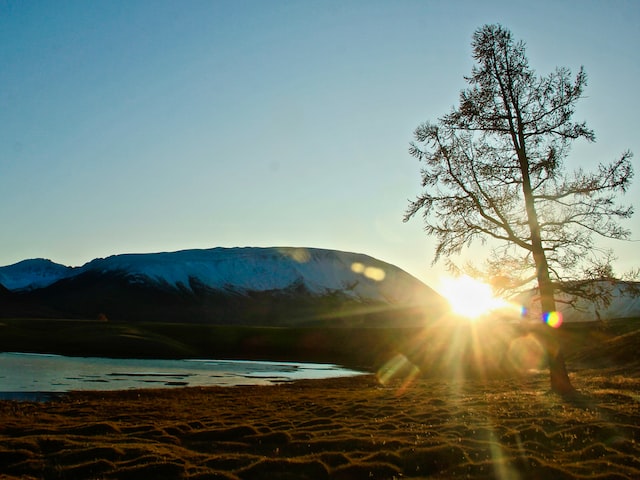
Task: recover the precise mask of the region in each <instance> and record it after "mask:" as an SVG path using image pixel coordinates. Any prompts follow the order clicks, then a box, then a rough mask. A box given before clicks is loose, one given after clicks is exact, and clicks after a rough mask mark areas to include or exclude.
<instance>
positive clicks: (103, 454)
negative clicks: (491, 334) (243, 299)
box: [0, 370, 640, 480]
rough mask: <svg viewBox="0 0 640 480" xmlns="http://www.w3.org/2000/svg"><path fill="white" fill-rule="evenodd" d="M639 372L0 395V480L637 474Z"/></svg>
mask: <svg viewBox="0 0 640 480" xmlns="http://www.w3.org/2000/svg"><path fill="white" fill-rule="evenodd" d="M638 373H639V372H638V371H631V372H626V373H623V372H620V371H617V370H616V371H614V370H582V371H579V372H577V373H574V374H572V377H573V378H572V380H573V382H574V384H575V386H576V387H577V388H579V389H580V390H581V391H583V392H588V395H587V394H585V396H584V398H582V399H580V400H578V401H574V402H566V401H564V400H562V399H561V398H559V397H557V396H555V395H553V394H550V393H547V391H546V390H547V383H548V379H547V376H546V375H543V374H535V375H532V376H529V377H526V378H521V379H520V380H518V381H516V380H513V379H511V380H493V381H483V382H478V381H475V382H474V381H465V382H449V381H446V380H443V379H420V380H414V381H413V382H411V383H409V384H407V383H405V382H403V381H402V380H394V381H391V382H390V383H388V384H387V385H382V384H380V383H379V381H378V380H377V379H376V377H374V376H365V377H356V378H348V379H335V380H320V381H304V382H298V383H295V384H288V385H280V386H271V387H235V388H228V387H227V388H187V389H174V390H160V391H158V390H145V391H130V392H113V393H100V392H95V393H82V394H80V393H77V394H71V395H69V396H67V397H65V398H63V399H61V400H60V401H55V402H51V403H39V404H38V403H29V402H0V472H2V474H3V475H0V478H61V479H67V478H68V479H71V478H78V479H80V478H118V479H124V478H155V479H161V478H191V479H196V478H197V479H205V478H207V479H208V478H219V479H261V478H265V479H267V478H269V479H304V478H309V479H322V478H331V479H369V478H384V479H391V478H453V477H461V478H465V477H468V478H500V479H537V478H541V479H545V480H547V479H552V478H553V479H562V478H592V479H596V478H620V479H634V478H640V425H639V423H640V414H639V411H640V409H639V407H640V403H639V401H640V375H638Z"/></svg>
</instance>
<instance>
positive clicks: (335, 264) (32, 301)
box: [0, 247, 448, 325]
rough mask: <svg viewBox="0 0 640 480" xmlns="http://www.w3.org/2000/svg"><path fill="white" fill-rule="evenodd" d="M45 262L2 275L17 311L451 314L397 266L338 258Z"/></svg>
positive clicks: (233, 253)
mask: <svg viewBox="0 0 640 480" xmlns="http://www.w3.org/2000/svg"><path fill="white" fill-rule="evenodd" d="M46 262H48V261H43V260H33V261H26V262H21V263H20V264H16V265H13V266H10V267H2V268H0V274H2V279H3V280H4V281H0V283H2V284H3V285H4V286H5V287H7V289H9V290H11V293H12V296H13V299H14V302H13V303H14V304H15V303H16V302H15V299H18V300H19V302H18V303H20V304H22V305H29V306H30V307H31V308H30V309H31V310H34V309H35V310H42V311H53V312H56V313H55V316H71V317H77V316H84V317H89V318H95V317H96V316H98V315H104V316H106V317H108V318H112V319H122V320H133V321H135V320H161V321H197V322H208V323H219V324H261V325H283V324H298V325H299V324H305V323H309V324H313V323H318V322H327V321H332V322H338V323H340V322H343V323H349V324H352V323H353V322H371V323H375V324H378V323H394V322H399V323H407V322H409V318H411V321H413V322H417V321H419V320H418V317H419V316H421V315H424V314H425V312H427V314H429V315H440V314H441V313H443V312H444V311H445V310H446V309H447V308H448V306H447V304H446V301H444V299H443V298H442V297H440V295H438V294H437V293H436V292H435V291H433V290H432V289H431V288H429V287H427V286H426V285H424V284H423V283H422V282H420V281H419V280H417V279H416V278H414V277H412V276H411V275H409V274H408V273H406V272H404V271H403V270H401V269H399V268H398V267H395V266H393V265H391V264H388V263H385V262H382V261H380V260H377V259H374V258H372V257H369V256H367V255H362V254H357V253H348V252H341V251H335V250H323V249H307V248H286V247H285V248H214V249H208V250H183V251H179V252H171V253H168V252H167V253H155V254H126V255H115V256H112V257H108V258H104V259H96V260H93V261H91V262H89V263H87V264H85V265H84V266H82V267H79V268H73V269H71V268H69V267H64V266H60V265H56V264H53V263H52V262H48V263H46ZM27 267H28V268H27ZM35 307H37V308H35ZM392 317H394V318H395V320H394V318H392ZM400 317H402V319H400Z"/></svg>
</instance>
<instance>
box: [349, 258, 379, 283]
mask: <svg viewBox="0 0 640 480" xmlns="http://www.w3.org/2000/svg"><path fill="white" fill-rule="evenodd" d="M351 271H352V272H354V273H359V274H360V275H364V276H365V277H367V278H368V279H370V280H374V281H376V282H381V281H382V280H384V277H386V273H385V272H384V270H383V269H381V268H378V267H371V266H367V265H364V264H362V263H360V262H354V263H352V264H351Z"/></svg>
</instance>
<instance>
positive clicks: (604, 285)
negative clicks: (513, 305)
mask: <svg viewBox="0 0 640 480" xmlns="http://www.w3.org/2000/svg"><path fill="white" fill-rule="evenodd" d="M586 288H587V293H588V294H590V295H589V296H591V297H592V298H593V297H595V295H596V294H597V293H603V292H604V293H605V294H606V295H608V297H609V299H608V303H606V302H605V303H598V302H594V301H591V300H589V298H579V297H577V296H575V295H570V294H566V293H563V294H560V295H558V296H557V300H556V305H557V308H558V310H559V311H560V312H562V319H563V322H567V323H574V322H593V321H599V320H615V319H621V318H634V317H640V283H637V282H626V281H621V280H600V281H594V282H591V283H590V284H588V285H587V286H586ZM537 294H538V293H537V290H533V291H530V292H525V293H524V294H522V295H519V296H518V300H517V303H518V304H520V305H524V306H525V308H526V309H530V308H531V306H532V304H533V299H534V298H536V296H537Z"/></svg>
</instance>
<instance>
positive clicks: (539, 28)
mask: <svg viewBox="0 0 640 480" xmlns="http://www.w3.org/2000/svg"><path fill="white" fill-rule="evenodd" d="M487 23H500V24H502V25H503V26H505V27H507V28H509V29H510V30H511V31H512V33H513V34H514V36H515V37H516V38H517V39H522V40H524V41H525V42H526V44H527V52H528V56H529V60H530V64H531V66H532V67H533V68H534V69H536V71H537V72H538V73H539V74H547V73H549V72H551V71H552V70H553V69H555V67H557V66H566V67H569V68H570V69H571V70H572V71H573V72H574V73H575V72H577V71H578V69H579V68H580V66H581V65H583V66H584V67H585V70H586V72H587V74H588V76H589V84H588V87H587V89H586V92H585V98H584V99H582V100H581V101H580V103H579V104H578V109H577V112H576V116H575V119H576V120H586V121H587V123H588V125H589V126H590V127H591V128H592V129H593V130H594V131H595V133H596V137H597V141H596V143H595V144H587V143H579V144H576V145H575V147H574V148H573V150H572V153H571V155H570V157H569V158H568V159H567V166H568V167H570V168H574V167H577V166H580V167H583V168H587V169H588V168H593V167H595V166H596V165H597V164H598V163H599V162H610V161H612V160H614V159H616V158H617V157H618V156H619V155H620V154H621V153H622V152H624V151H625V150H627V149H630V150H632V151H634V152H635V153H636V157H635V159H634V164H635V165H636V170H638V168H637V162H638V158H640V157H639V156H638V155H640V145H639V141H638V138H639V135H638V132H639V131H640V120H639V119H638V115H637V112H639V111H640V94H639V92H638V88H637V79H638V78H640V58H639V56H638V51H639V49H640V29H639V28H638V24H639V23H640V2H638V1H637V0H628V1H625V0H614V1H611V2H602V1H599V0H575V1H568V0H566V1H558V0H550V1H546V0H541V1H538V2H536V3H535V8H532V4H531V2H530V1H518V0H511V1H505V2H502V1H483V2H478V1H476V0H472V1H444V0H442V1H430V0H422V1H410V0H395V1H376V0H366V1H365V0H342V1H338V0H336V1H333V0H313V1H306V0H298V1H284V0H273V1H268V2H266V1H262V0H255V1H253V0H229V1H227V0H208V1H197V0H188V1H178V0H174V1H164V0H149V1H144V0H137V1H128V0H127V1H124V0H111V1H106V0H95V1H91V2H86V1H80V0H76V1H67V0H56V1H31V2H22V1H8V0H0V65H2V67H1V68H0V226H1V227H0V265H9V264H13V263H16V262H18V261H20V260H23V259H27V258H48V259H51V260H53V261H54V262H57V263H62V264H64V265H70V266H79V265H82V264H84V263H86V262H88V261H90V260H92V259H93V258H96V257H106V256H109V255H113V254H119V253H142V252H159V251H175V250H182V249H188V248H212V247H219V246H222V247H241V246H264V247H268V246H296V247H318V248H330V249H337V250H344V251H351V252H359V253H365V254H368V255H371V256H373V257H376V258H378V259H380V260H383V261H386V262H389V263H392V264H394V265H397V266H399V267H400V268H402V269H404V270H406V271H407V272H409V273H411V274H412V275H414V276H416V277H418V278H419V279H421V280H423V281H424V282H426V283H427V284H429V285H431V286H435V285H436V284H437V283H438V282H437V279H438V278H440V277H441V276H442V275H443V274H444V272H445V268H444V265H442V264H440V263H438V264H436V265H432V258H433V253H434V248H435V240H434V239H431V238H428V237H427V236H426V235H425V233H424V231H423V224H422V220H421V218H419V217H417V218H414V219H413V220H411V221H410V222H408V223H403V222H402V218H403V215H404V212H405V210H406V208H407V205H408V202H409V200H410V199H413V198H415V197H416V195H418V194H419V193H420V164H419V162H418V161H417V160H416V159H414V158H413V157H411V156H410V155H409V154H408V152H407V150H408V146H409V142H410V141H411V140H412V135H413V131H414V129H415V128H416V127H417V126H418V125H419V124H420V123H422V122H425V121H428V120H429V121H435V120H437V118H438V117H440V116H442V115H444V114H446V113H448V112H449V110H450V109H451V108H452V107H453V106H454V105H455V104H456V103H457V100H458V94H459V92H460V90H461V89H463V88H465V86H466V84H465V81H464V76H465V75H468V74H469V73H470V72H471V67H472V65H473V61H472V58H471V46H470V42H471V36H472V34H473V32H474V31H475V30H476V29H477V28H479V27H480V26H482V25H484V24H487ZM638 182H639V180H638V179H636V182H635V183H634V185H633V186H632V188H631V189H630V191H629V192H628V194H627V195H626V197H625V198H624V199H623V201H624V202H625V203H627V204H636V206H637V200H638V198H639V194H640V183H638ZM623 225H624V226H626V227H627V228H630V229H631V230H632V236H633V238H634V239H640V213H638V214H637V215H636V216H635V217H634V219H633V220H631V221H627V222H625V223H624V224H623ZM599 245H603V246H605V247H610V248H613V249H614V251H615V253H616V255H617V256H618V261H617V262H616V264H615V265H616V270H617V271H618V272H620V273H621V272H623V271H626V270H629V269H630V268H633V267H637V266H640V262H639V261H638V255H637V253H636V252H637V250H638V243H635V242H613V243H605V242H600V243H599ZM487 253H488V252H487V249H486V247H482V246H476V247H473V248H472V249H471V250H469V251H468V252H466V253H465V254H463V255H462V256H461V257H460V258H459V259H457V261H460V262H464V261H466V260H478V259H481V258H482V257H483V256H484V255H486V254H487Z"/></svg>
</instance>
